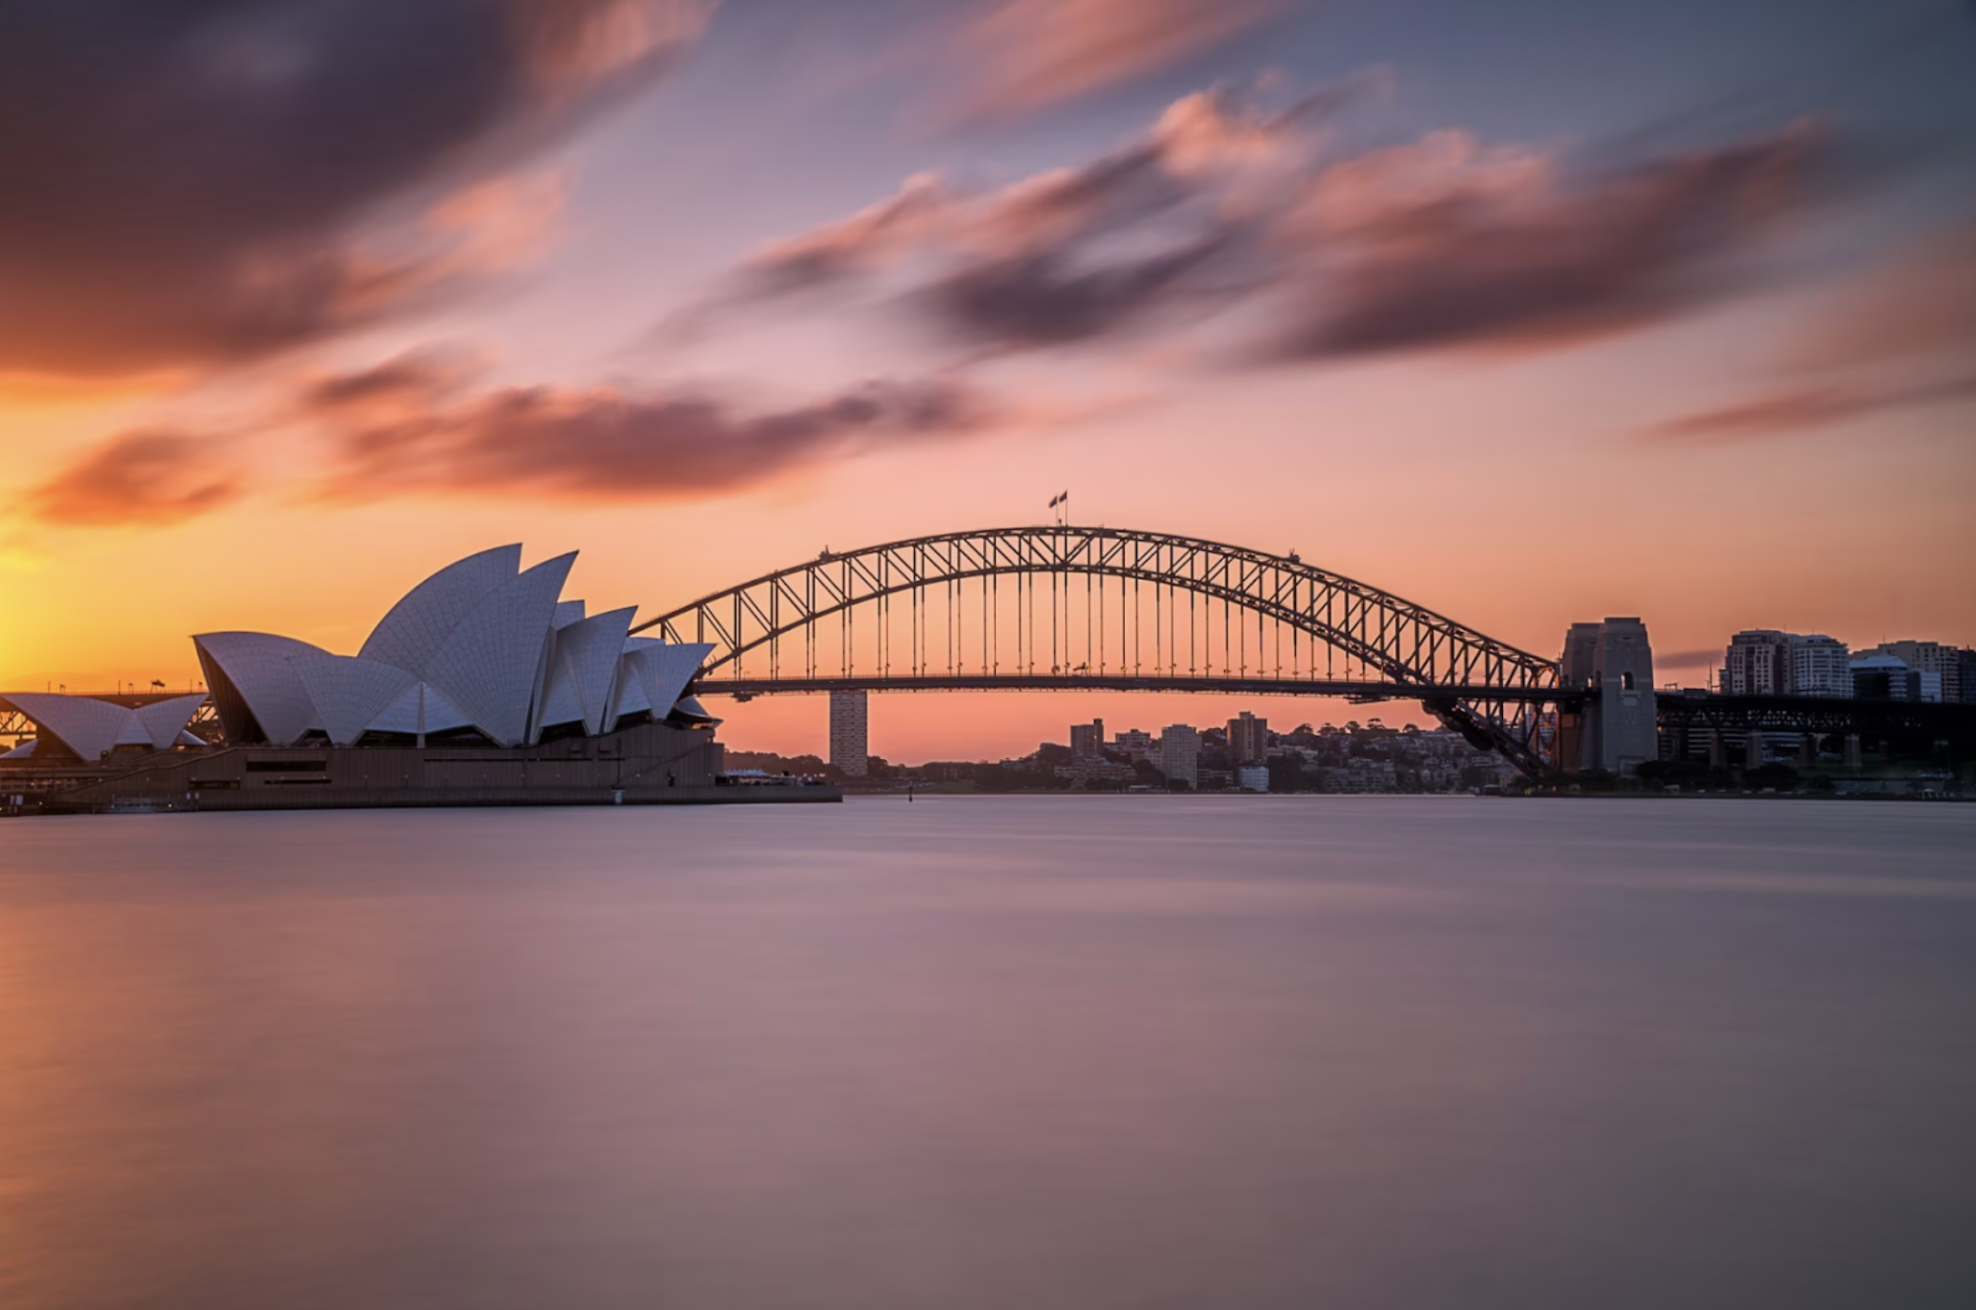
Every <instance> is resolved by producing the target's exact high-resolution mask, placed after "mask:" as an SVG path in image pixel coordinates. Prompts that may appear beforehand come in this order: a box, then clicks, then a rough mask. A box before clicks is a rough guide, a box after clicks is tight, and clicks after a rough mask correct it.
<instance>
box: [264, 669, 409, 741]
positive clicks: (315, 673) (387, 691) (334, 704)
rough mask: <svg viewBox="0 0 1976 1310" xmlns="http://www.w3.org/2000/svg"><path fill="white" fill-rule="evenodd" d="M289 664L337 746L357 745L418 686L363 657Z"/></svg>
mask: <svg viewBox="0 0 1976 1310" xmlns="http://www.w3.org/2000/svg"><path fill="white" fill-rule="evenodd" d="M289 663H290V664H292V665H293V666H294V668H295V672H296V673H297V674H298V675H299V676H300V677H301V679H302V687H303V689H304V690H306V691H307V692H308V693H309V700H310V702H311V703H313V704H314V705H315V707H316V715H317V717H318V718H320V719H321V721H322V727H323V731H324V732H326V733H328V734H329V740H330V741H331V743H333V744H334V745H337V746H351V745H355V744H356V741H357V738H359V737H361V736H363V735H364V731H365V730H366V729H367V728H369V727H370V726H371V724H372V723H373V722H375V721H376V719H377V717H378V716H379V715H380V714H383V713H384V711H385V710H387V709H389V708H390V707H391V704H392V702H394V701H396V700H397V699H398V698H399V697H400V696H402V695H404V694H405V692H406V691H407V690H409V689H411V688H412V687H415V686H416V685H417V684H418V679H417V678H415V677H413V676H412V675H411V674H409V673H407V672H405V671H404V670H403V669H401V668H399V667H397V666H396V665H394V664H386V663H384V662H383V661H382V660H367V659H365V658H363V657H362V656H361V655H300V656H297V657H296V658H295V659H292V660H290V661H289Z"/></svg>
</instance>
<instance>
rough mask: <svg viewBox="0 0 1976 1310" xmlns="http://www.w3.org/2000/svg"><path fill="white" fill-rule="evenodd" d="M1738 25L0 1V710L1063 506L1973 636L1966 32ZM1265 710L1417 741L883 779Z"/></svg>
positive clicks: (1940, 4) (1860, 16) (1464, 567)
mask: <svg viewBox="0 0 1976 1310" xmlns="http://www.w3.org/2000/svg"><path fill="white" fill-rule="evenodd" d="M1722 9H1723V7H1722V6H1718V5H1710V4H1704V3H1699V2H1698V0H1679V2H1676V3H1670V4H1666V5H1662V6H1658V7H1633V8H1630V9H1627V10H1623V11H1622V10H1618V9H1615V8H1613V7H1606V6H1585V5H1577V4H1568V3H1535V2H1532V0H1515V2H1511V3H1503V4H1498V5H1490V6H1474V5H1463V4H1458V3H1454V2H1453V0H1377V2H1375V0H1237V2H1232V3H1231V2H1230V0H1217V2H1215V3H1196V2H1194V0H1053V2H1049V3H1046V2H1045V0H832V3H829V4H803V3H795V2H794V0H727V3H725V4H721V5H710V4H699V3H689V2H688V0H569V2H567V3H554V2H551V0H540V2H531V0H418V2H417V3H412V2H410V0H391V2H390V3H386V2H385V0H342V2H341V3H331V2H330V0H259V2H256V0H209V2H207V3H202V4H196V5H183V6H175V7H170V8H163V7H159V6H156V5H150V4H145V3H141V2H140V0H114V2H106V3H103V4H99V5H95V6H92V7H89V10H88V12H87V13H84V12H83V7H80V6H77V7H73V8H71V7H65V6H53V7H51V6H43V5H31V4H24V3H11V2H10V0H0V122H4V123H6V124H7V125H8V126H9V128H10V129H12V130H10V131H9V132H8V133H6V134H0V165H4V166H5V167H6V176H8V177H10V178H13V179H17V180H18V184H17V185H14V186H11V187H10V188H9V189H8V190H7V191H6V192H4V193H0V288H5V292H4V294H0V452H4V455H5V459H6V467H7V469H8V472H9V475H10V476H9V479H8V481H9V490H10V492H11V493H12V494H11V495H10V496H9V497H8V498H7V502H6V504H5V506H4V508H0V604H4V611H5V618H4V619H0V687H4V688H9V689H23V690H25V689H39V688H41V687H43V686H44V685H47V684H51V683H59V684H66V685H68V686H69V687H70V688H71V689H72V690H106V689H108V688H110V687H111V686H112V685H113V684H114V683H115V682H116V681H118V680H119V679H122V680H126V681H139V682H142V683H146V684H148V683H149V682H150V681H151V680H152V679H153V678H159V679H163V680H165V681H167V682H168V683H170V684H171V685H174V686H176V685H179V684H180V683H183V682H186V681H188V680H189V679H191V678H193V677H195V676H196V666H195V661H194V657H193V654H192V646H191V643H190V641H189V640H187V634H189V633H192V632H200V631H208V630H215V629H254V630H264V631H273V632H281V633H286V634H289V635H292V636H295V637H299V638H302V639H304V640H308V641H311V642H316V643H318V644H322V645H325V646H327V647H329V648H330V649H333V650H339V651H352V650H354V649H355V648H356V647H357V645H358V644H359V643H360V642H361V641H362V639H363V636H364V634H365V632H367V631H368V629H369V626H370V625H371V624H372V623H373V622H375V621H376V619H377V618H378V617H379V616H380V615H381V614H382V613H383V612H384V610H385V609H386V608H388V606H389V605H390V604H391V602H392V601H393V600H395V599H396V598H397V597H398V596H399V595H401V594H402V593H403V592H404V591H405V590H406V589H408V588H409V587H410V586H411V585H412V584H414V583H415V582H417V581H418V580H419V579H420V578H422V577H424V576H426V575H427V574H429V573H430V572H432V571H433V570H435V569H437V568H439V567H440V566H442V565H444V564H446V563H448V562H450V561H452V560H454V559H456V558H459V557H461V556H463V555H466V554H468V553H471V552H473V551H475V550H479V549H482V548H484V547H486V546H489V545H494V544H498V543H502V542H508V541H517V540H519V541H523V542H525V543H526V544H527V552H526V555H527V560H528V562H531V563H532V562H534V561H536V560H539V559H542V558H546V557H548V556H550V555H554V554H558V553H560V552H562V551H564V550H569V549H580V550H581V551H582V552H583V554H582V557H581V558H580V559H579V561H578V564H577V567H576V570H575V573H574V575H573V576H572V579H571V583H570V586H569V588H568V590H567V591H566V593H565V594H566V595H569V596H572V597H574V596H582V597H583V598H585V599H586V600H587V601H589V602H590V603H591V605H592V608H593V610H594V609H598V608H603V607H611V606H617V605H623V604H638V605H640V606H641V607H642V613H643V614H644V615H645V616H647V617H649V616H651V615H654V614H657V613H660V612H663V611H664V610H667V609H671V608H673V607H675V606H677V605H679V604H681V603H684V602H685V601H687V600H690V599H691V598H693V597H695V596H698V595H701V594H705V593H708V592H712V591H716V590H719V589H721V588H723V587H725V586H728V585H730V584H733V583H736V582H739V581H742V580H743V579H745V578H749V577H753V576H756V575H758V574H761V573H764V572H768V571H770V570H773V569H775V568H778V567H782V566H786V565H789V564H793V563H796V562H798V561H800V560H803V559H807V558H810V557H813V556H814V555H815V554H816V553H817V551H818V550H819V549H821V548H823V547H824V546H831V547H834V548H837V549H845V548H849V547H855V546H859V545H864V544H870V543H874V542H879V541H885V540H892V539H897V538H902V537H909V536H915V535H920V534H925V533H934V532H942V531H949V530H956V529H962V528H975V527H989V526H1004V525H1011V524H1021V523H1034V522H1043V521H1045V520H1046V519H1047V517H1048V511H1047V510H1046V508H1045V503H1046V502H1047V500H1048V499H1049V497H1050V496H1051V495H1053V494H1054V493H1055V492H1057V491H1058V490H1060V489H1062V488H1065V487H1068V488H1070V489H1071V492H1072V499H1071V506H1070V508H1071V512H1072V516H1073V519H1074V520H1075V521H1078V522H1098V523H1106V524H1111V525H1115V526H1130V527H1138V528H1146V529H1152V530H1159V531H1171V532H1180V533H1187V534H1192V535H1197V536H1202V537H1207V538H1211V539H1215V540H1221V541H1227V542H1232V543H1236V544H1239V545H1245V546H1253V547H1256V548H1259V549H1265V550H1272V551H1278V552H1288V551H1291V550H1296V551H1298V552H1299V553H1300V554H1301V556H1302V557H1303V558H1304V559H1306V560H1308V561H1311V562H1313V563H1316V564H1319V565H1321V566H1323V567H1325V568H1328V569H1332V570H1335V571H1337V572H1340V573H1343V574H1346V575H1348V576H1352V577H1357V578H1361V579H1363V580H1365V581H1367V582H1371V583H1373V584H1375V585H1378V586H1380V587H1383V588H1386V589H1388V590H1390V591H1392V592H1395V593H1397V594H1399V595H1401V596H1405V597H1407V598H1408V599H1411V600H1415V601H1418V602H1420V603H1422V604H1425V605H1427V606H1429V607H1431V608H1433V609H1436V610H1439V611H1441V612H1442V613H1445V614H1449V615H1451V616H1453V617H1455V618H1457V619H1459V620H1461V621H1463V622H1465V623H1468V624H1471V625H1473V626H1475V627H1477V628H1479V629H1481V630H1482V631H1484V632H1487V633H1489V634H1490V635H1492V636H1496V637H1499V638H1501V639H1503V640H1505V641H1509V642H1512V643H1514V644H1517V645H1520V646H1523V647H1525V648H1527V649H1531V650H1536V651H1542V652H1551V651H1555V650H1556V649H1557V648H1558V646H1559V644H1560V642H1561V640H1562V637H1563V633H1564V630H1565V627H1566V626H1567V625H1568V624H1569V623H1570V622H1572V621H1574V620H1579V619H1588V618H1599V617H1602V616H1605V615H1608V614H1638V615H1641V616H1643V617H1644V618H1645V619H1646V621H1647V623H1648V625H1649V628H1650V630H1651V632H1652V634H1653V638H1654V643H1655V647H1656V651H1657V654H1658V655H1659V657H1660V669H1661V676H1662V677H1663V679H1664V680H1679V681H1683V682H1688V683H1700V682H1701V681H1702V680H1703V679H1704V677H1705V674H1706V669H1707V667H1708V665H1709V661H1710V660H1711V659H1712V658H1713V653H1714V652H1716V651H1719V649H1720V647H1721V645H1722V644H1723V642H1724V641H1725V640H1726V638H1727V636H1728V634H1729V633H1730V632H1732V631H1734V630H1736V629H1739V628H1744V627H1784V628H1791V629H1797V630H1805V631H1820V632H1827V633H1830V634H1832V635H1834V636H1837V637H1840V638H1841V639H1843V640H1846V641H1849V642H1851V643H1853V644H1854V645H1856V646H1857V645H1864V644H1870V643H1873V642H1876V641H1880V640H1885V639H1890V638H1897V637H1920V638H1925V639H1936V640H1943V641H1955V642H1960V643H1964V644H1976V585H1972V581H1971V572H1972V568H1971V566H1972V560H1976V526H1972V525H1973V524H1976V513H1972V510H1976V163H1972V161H1976V8H1972V7H1971V6H1970V5H1968V4H1965V3H1956V2H1952V0H1890V2H1888V3H1866V2H1865V0H1851V2H1847V0H1815V2H1812V0H1799V2H1797V3H1787V2H1785V0H1776V2H1768V0H1765V2H1755V0H1753V2H1752V3H1746V4H1741V5H1737V6H1734V7H1733V12H1731V13H1724V12H1722ZM113 86H114V87H117V88H119V89H120V94H119V95H118V96H114V97H111V96H106V95H104V94H103V92H104V89H105V88H107V87H113ZM1242 708H1251V709H1254V710H1255V711H1256V712H1258V713H1266V714H1268V715H1269V717H1270V718H1271V719H1272V720H1273V721H1280V722H1283V723H1285V724H1290V723H1295V722H1299V721H1304V720H1313V721H1318V722H1322V721H1324V720H1325V719H1327V718H1329V719H1333V720H1336V721H1340V722H1342V721H1343V720H1345V719H1347V718H1352V717H1357V718H1360V719H1363V718H1364V717H1365V716H1366V715H1367V714H1368V713H1376V712H1378V711H1379V707H1372V708H1371V709H1367V708H1364V707H1350V706H1346V705H1344V704H1342V703H1338V702H1328V701H1300V702H1295V703H1288V702H1282V701H1255V702H1248V701H1242V700H1238V699H1236V698H1226V697H1212V698H1211V697H1168V698H1153V697H1146V696H1139V697H1132V696H1126V695H1122V694H1120V695H1103V696H1085V695H1051V696H1034V695H1031V696H1001V695H994V696H988V695H933V694H925V695H917V696H897V697H890V698H887V697H879V698H875V699H874V701H873V709H872V746H873V749H874V750H875V751H877V752H878V753H879V754H882V755H885V756H887V757H888V758H893V759H906V760H914V761H917V760H923V759H928V758H955V757H968V758H971V757H996V756H1001V755H1008V754H1020V753H1022V752H1025V751H1027V750H1030V749H1033V747H1034V745H1035V743H1036V742H1037V741H1038V740H1040V739H1044V738H1049V739H1056V740H1061V739H1062V738H1063V725H1064V724H1066V723H1068V722H1070V721H1073V720H1081V719H1088V718H1090V717H1091V716H1092V715H1094V714H1099V715H1102V716H1103V717H1105V719H1106V720H1107V722H1108V724H1109V725H1111V726H1113V727H1117V728H1124V727H1128V726H1135V725H1136V726H1140V727H1146V728H1152V729H1156V728H1157V727H1158V726H1160V725H1161V724H1164V723H1169V722H1175V721H1194V722H1198V723H1213V722H1218V721H1220V720H1221V719H1225V718H1227V717H1229V716H1231V715H1233V714H1234V713H1236V712H1237V711H1238V710H1240V709H1242ZM1388 708H1391V709H1392V710H1393V712H1389V713H1386V714H1385V717H1386V719H1387V721H1388V722H1395V721H1404V720H1405V719H1406V718H1407V717H1408V716H1407V715H1406V714H1405V713H1404V712H1402V711H1400V710H1399V709H1397V708H1393V707H1388ZM725 712H726V713H727V714H728V725H727V727H726V728H725V729H724V730H723V736H724V737H725V739H727V740H728V741H729V742H730V743H732V744H733V745H735V746H737V747H741V748H746V749H776V750H782V751H785V752H789V753H794V752H797V751H803V750H818V749H821V747H822V745H823V739H824V735H825V734H824V717H825V716H824V711H823V706H822V703H821V702H820V701H815V700H802V699H794V700H784V701H773V700H764V701H757V702H753V703H751V704H750V705H747V706H736V707H733V708H732V709H731V711H725Z"/></svg>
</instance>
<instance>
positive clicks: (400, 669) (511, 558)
mask: <svg viewBox="0 0 1976 1310" xmlns="http://www.w3.org/2000/svg"><path fill="white" fill-rule="evenodd" d="M575 560H576V555H575V553H574V552H571V553H570V554H567V555H559V556H557V557H556V558H554V559H551V560H546V561H544V562H543V563H540V564H537V565H535V566H534V567H533V568H529V569H523V568H522V567H521V547H520V546H519V545H512V546H499V547H496V548H494V549H493V550H486V551H482V552H481V553H479V554H478V555H471V556H468V557H467V558H466V559H463V560H461V561H460V562H459V563H457V564H453V565H450V566H448V567H447V568H444V569H441V570H440V571H439V572H437V573H435V574H433V575H432V576H431V577H429V578H427V579H426V580H425V581H424V582H422V583H420V584H419V585H418V586H416V587H414V588H413V589H412V590H411V592H410V593H409V594H407V595H406V596H405V598H404V599H402V600H400V601H399V602H398V603H397V604H396V605H394V606H392V608H391V612H390V613H388V614H386V615H385V616H384V618H383V619H382V620H381V621H380V622H379V623H378V625H377V627H376V628H375V629H374V630H373V631H372V632H371V634H370V636H369V638H367V639H366V640H365V642H364V644H363V648H362V649H361V650H359V651H358V652H357V653H356V654H355V655H336V654H332V653H330V652H329V651H326V650H323V649H321V648H320V647H317V646H312V645H310V644H309V643H308V642H305V641H297V640H295V639H294V638H292V637H280V636H274V635H272V634H269V633H262V632H209V633H205V634H203V635H201V636H197V637H194V638H193V639H192V640H193V644H194V645H195V646H196V647H197V649H198V653H199V664H200V667H201V668H202V669H204V670H205V675H206V685H207V687H208V688H210V689H211V692H212V698H213V706H214V709H215V711H216V712H217V714H218V715H219V718H220V722H221V724H222V725H223V726H224V728H225V730H226V739H227V741H228V742H229V743H232V744H242V745H244V744H252V743H265V744H268V745H273V746H296V745H302V744H305V743H308V742H317V743H321V742H323V741H327V743H328V744H330V745H332V746H355V745H358V744H360V743H362V744H377V745H384V744H403V745H413V744H416V745H418V746H421V747H423V746H425V745H426V744H427V743H428V741H433V742H434V743H435V744H438V743H441V742H444V743H463V744H465V743H476V742H482V741H484V742H485V743H488V744H491V745H494V746H500V747H509V748H513V747H525V746H535V745H537V744H539V743H540V742H542V741H543V740H544V739H545V737H548V738H562V737H574V736H583V737H598V736H603V735H605V734H608V733H612V732H615V731H617V730H618V728H619V727H620V726H624V725H629V724H631V723H634V722H652V721H658V722H663V721H665V720H667V719H668V718H671V719H673V720H674V721H680V720H685V721H689V722H697V723H705V722H706V721H707V719H706V716H705V714H704V713H703V712H702V711H701V710H700V708H699V706H698V705H697V704H695V703H694V702H693V701H692V700H690V699H688V700H685V701H682V700H681V696H682V694H683V693H684V692H685V690H686V686H687V684H688V683H689V682H691V681H692V678H693V675H694V674H695V673H696V672H698V671H699V667H700V663H701V661H703V660H704V659H705V658H706V656H707V653H708V652H709V651H710V650H712V649H713V648H712V647H711V646H705V645H675V644H670V643H667V642H663V641H658V640H655V639H653V638H647V637H634V636H631V635H630V628H631V622H632V615H633V614H634V612H635V609H618V610H611V611H609V612H607V613H603V614H597V615H586V614H585V613H584V605H583V602H582V601H580V600H569V601H566V600H563V599H562V598H561V597H562V590H563V583H564V580H565V579H567V578H568V576H569V570H570V566H571V565H572V564H573V563H574V562H575Z"/></svg>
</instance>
